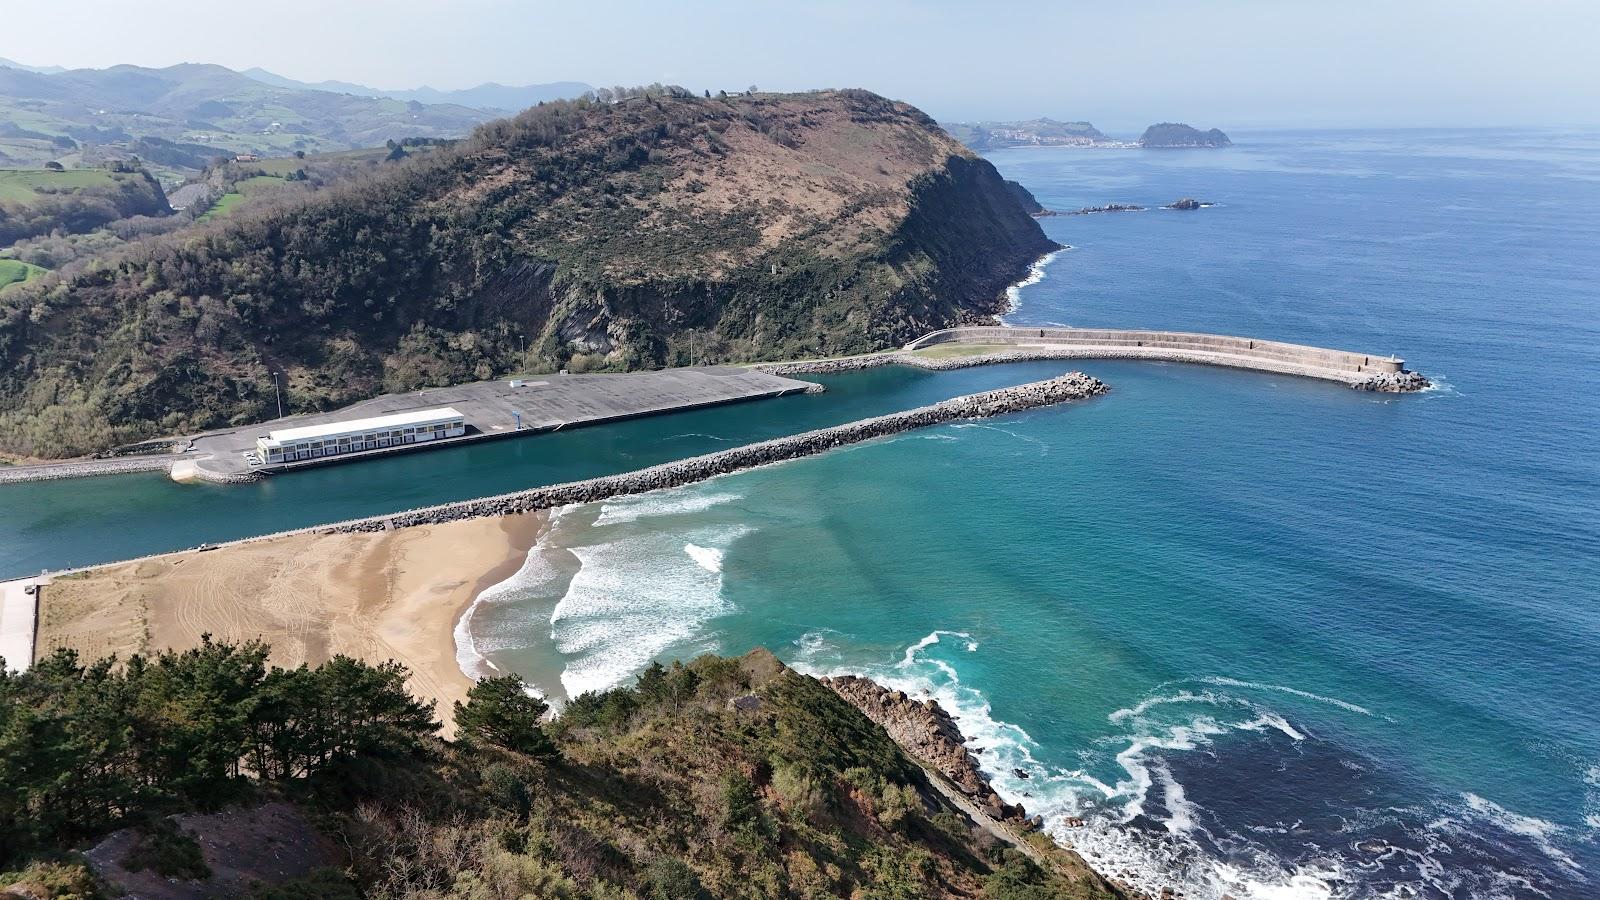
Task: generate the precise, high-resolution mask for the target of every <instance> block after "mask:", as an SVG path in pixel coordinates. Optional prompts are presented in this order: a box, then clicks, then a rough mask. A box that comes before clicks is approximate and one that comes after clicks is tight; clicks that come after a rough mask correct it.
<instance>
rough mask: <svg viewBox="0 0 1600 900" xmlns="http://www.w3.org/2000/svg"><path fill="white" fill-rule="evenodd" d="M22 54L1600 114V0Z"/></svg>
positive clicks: (478, 15) (218, 10) (834, 21)
mask: <svg viewBox="0 0 1600 900" xmlns="http://www.w3.org/2000/svg"><path fill="white" fill-rule="evenodd" d="M0 21H3V22H4V26H5V27H4V28H0V57H6V58H10V59H14V60H18V61H20V62H23V63H26V64H29V65H61V66H67V67H95V68H100V67H105V66H109V65H115V64H118V63H133V64H137V65H143V66H166V65H172V64H174V63H179V62H211V63H219V64H221V65H225V66H228V67H230V68H235V69H245V68H249V67H252V66H260V67H262V68H265V69H269V70H271V71H274V72H277V73H278V74H280V75H286V76H289V77H291V78H297V79H301V80H305V81H320V80H323V79H336V80H341V81H352V82H357V83H361V84H367V85H373V86H377V87H383V88H410V87H417V86H419V85H423V84H427V85H431V86H433V87H437V88H459V87H468V86H471V85H474V84H478V83H481V82H485V81H496V82H500V83H503V84H528V83H537V82H548V81H585V82H588V83H590V84H593V85H618V84H620V85H635V84H647V83H650V82H656V81H660V82H664V83H669V84H681V85H683V86H685V87H688V88H691V89H694V90H696V91H698V90H701V89H710V90H712V91H716V90H719V89H726V90H730V91H732V90H743V89H744V88H746V87H748V86H750V85H757V86H759V87H760V88H761V89H763V90H805V89H811V88H823V87H864V88H868V89H871V90H874V91H877V92H878V93H880V94H885V95H888V96H891V97H894V98H896V99H901V100H906V101H909V102H911V103H913V104H915V105H917V106H919V107H921V108H922V109H924V110H925V111H927V112H928V113H930V114H932V115H933V116H935V117H936V118H939V119H942V120H945V121H957V120H974V119H1007V118H1032V117H1035V116H1051V117H1053V118H1058V119H1088V120H1090V121H1093V122H1094V123H1095V124H1096V125H1099V126H1101V127H1102V128H1107V129H1118V128H1120V129H1123V130H1129V131H1137V130H1138V129H1141V128H1143V126H1144V125H1147V124H1149V123H1151V122H1154V121H1159V120H1175V121H1185V122H1189V123H1190V124H1194V125H1197V126H1201V127H1211V126H1220V127H1223V128H1229V127H1235V128H1238V127H1273V126H1281V127H1302V126H1329V127H1360V126H1377V127H1388V126H1404V125H1423V126H1435V125H1442V126H1494V125H1569V124H1593V123H1596V122H1600V52H1597V51H1596V49H1595V48H1596V46H1600V0H1502V2H1488V0H1382V2H1379V0H1329V2H1308V0H1181V2H1180V0H1094V2H1079V0H1040V2H1020V0H989V2H982V0H967V2H953V0H929V2H912V0H854V2H846V0H800V2H764V0H675V2H664V0H652V2H621V0H584V2H577V3H575V2H571V0H566V2H561V3H552V2H546V0H521V2H517V0H384V2H371V0H274V2H272V3H270V4H255V3H238V4H230V3H218V2H215V0H207V2H203V3H201V2H179V0H138V2H136V3H129V2H126V0H117V2H109V0H72V2H71V3H70V4H67V5H66V6H63V5H62V4H61V2H60V0H44V2H39V0H3V15H0Z"/></svg>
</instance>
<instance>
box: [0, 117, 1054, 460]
mask: <svg viewBox="0 0 1600 900" xmlns="http://www.w3.org/2000/svg"><path fill="white" fill-rule="evenodd" d="M1053 247H1054V244H1052V243H1051V242H1050V241H1049V240H1048V239H1047V238H1045V236H1044V234H1043V233H1042V232H1041V231H1040V229H1039V227H1038V225H1037V224H1036V223H1035V222H1033V220H1032V219H1031V218H1029V216H1028V215H1027V213H1026V212H1025V211H1024V210H1023V209H1022V207H1021V205H1020V203H1019V201H1018V200H1017V199H1016V197H1015V196H1014V195H1013V193H1012V192H1011V191H1010V190H1008V189H1007V188H1006V186H1005V184H1004V182H1003V181H1002V180H1001V179H1000V177H999V175H998V174H997V173H996V172H995V170H994V168H993V167H992V166H991V165H989V163H987V162H985V161H983V160H981V159H979V158H978V157H976V156H975V155H974V154H973V153H971V151H968V150H967V149H965V148H964V147H962V146H961V145H960V144H958V143H956V142H955V141H953V140H952V139H950V138H949V137H948V136H947V135H945V134H944V133H943V132H942V131H941V130H940V129H939V128H938V126H937V125H935V124H934V123H933V121H932V120H930V119H928V118H927V117H926V116H925V115H923V114H922V113H921V112H919V111H917V110H916V109H914V108H912V107H909V106H907V105H905V104H901V103H895V102H892V101H889V100H885V99H883V98H881V97H878V96H876V95H874V94H870V93H867V92H865V91H827V92H818V93H811V94H798V95H754V96H748V97H736V98H734V97H729V98H720V97H719V98H706V97H694V96H690V95H687V94H684V93H683V92H681V91H665V92H663V91H655V92H639V93H636V94H634V95H633V96H629V97H627V98H625V99H623V100H621V101H619V102H616V103H597V102H591V101H576V102H558V103H550V104H545V105H543V106H541V107H536V108H534V109H531V110H528V111H526V112H524V113H522V114H521V115H518V116H516V117H514V118H511V119H505V120H500V121H497V122H492V123H489V124H487V125H485V126H483V127H481V128H480V129H479V130H478V131H477V132H476V133H475V134H474V135H473V136H472V137H471V138H470V139H467V140H465V141H462V142H460V143H458V144H456V145H453V146H450V147H443V148H438V149H436V150H434V151H433V152H430V153H428V154H427V155H426V156H423V157H420V158H416V159H411V160H407V161H405V162H404V163H403V164H401V165H398V166H391V167H386V168H385V169H384V171H382V172H381V173H380V174H375V175H373V176H371V177H367V178H363V179H358V180H356V181H354V182H352V183H350V184H347V185H343V186H341V187H339V188H338V189H335V190H328V191H322V192H318V193H317V194H315V195H314V196H311V197H307V198H305V199H303V200H301V201H297V202H294V203H288V204H282V205H277V206H274V207H273V208H271V209H266V210H261V211H258V212H256V213H253V214H241V215H239V216H237V217H230V218H229V219H228V220H226V221H221V222H216V223H213V224H212V225H210V226H208V227H205V228H203V229H201V230H199V231H194V230H186V231H184V232H182V233H180V234H175V235H168V236H163V237H157V238H152V239H150V240H147V241H145V242H142V243H141V244H139V245H137V246H135V247H133V248H131V249H126V250H123V251H121V252H120V254H119V255H118V256H116V257H115V258H112V259H108V260H103V261H101V262H100V263H98V264H96V265H93V266H90V267H88V268H87V269H85V270H83V271H80V272H77V273H75V274H73V275H71V276H70V277H65V278H57V277H47V278H45V279H42V280H41V281H40V282H38V283H37V284H30V285H29V286H27V287H26V288H21V289H13V290H11V291H9V292H8V293H7V294H6V295H5V296H4V297H3V298H0V449H4V450H9V451H11V452H13V453H20V454H28V455H41V456H43V455H68V454H73V453H81V452H86V451H89V450H95V449H100V448H104V447H106V446H109V445H112V444H115V443H118V442H121V441H124V440H130V439H133V438H138V437H146V436H151V435H154V434H160V433H170V432H177V431H183V430H190V429H196V428H201V427H210V426H220V425H226V424H229V423H238V422H244V421H249V420H255V419H260V418H264V417H266V414H267V412H268V410H269V409H271V408H272V396H273V394H272V378H271V373H277V374H279V375H281V376H283V377H282V381H283V382H284V383H286V384H287V385H288V393H287V398H286V399H287V403H286V405H287V406H288V407H289V408H290V409H292V410H297V411H298V410H306V409H311V408H325V407H328V406H331V405H337V404H342V403H346V402H349V401H352V400H355V399H358V398H361V397H365V396H369V395H372V394H374V393H378V392H382V391H395V390H406V389H411V388H415V387H418V386H423V385H437V384H443V383H449V382H457V381H463V380H471V379H476V378H489V377H494V376H496V375H499V374H503V373H507V372H512V371H519V370H521V371H527V370H551V369H554V368H557V367H569V368H572V369H575V370H581V369H597V368H606V369H629V368H642V367H655V366H662V365H671V364H678V363H684V362H687V361H688V344H689V335H690V333H693V334H694V335H695V346H696V350H697V358H698V359H700V360H719V359H720V360H747V359H770V358H776V357H783V356H791V355H814V354H824V353H848V352H859V351H866V350H871V349H876V348H881V347H884V346H888V345H891V344H895V343H897V342H900V341H903V340H905V339H907V338H909V337H911V336H913V335H915V334H917V333H920V332H922V331H926V330H929V329H932V328H936V327H940V326H943V325H948V324H951V323H954V322H957V321H960V320H962V319H964V318H969V317H972V316H975V315H981V314H987V313H990V312H992V311H994V310H996V309H997V308H998V306H999V304H1000V302H1001V297H1002V294H1003V291H1004V288H1005V286H1006V285H1007V284H1009V283H1011V282H1013V281H1015V280H1016V279H1018V278H1020V277H1021V276H1022V275H1024V274H1025V272H1026V269H1027V266H1028V264H1029V263H1030V262H1031V261H1032V260H1033V259H1035V258H1036V257H1037V256H1039V255H1040V254H1041V253H1044V252H1046V251H1048V250H1050V249H1052V248H1053Z"/></svg>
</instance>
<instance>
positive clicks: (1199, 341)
mask: <svg viewBox="0 0 1600 900" xmlns="http://www.w3.org/2000/svg"><path fill="white" fill-rule="evenodd" d="M936 344H968V345H991V344H992V345H1001V346H1005V345H1010V346H1014V347H1016V348H1017V349H1014V350H997V351H994V352H991V353H969V354H966V355H957V356H938V357H930V356H919V355H918V354H917V353H916V351H917V350H919V349H923V348H926V347H929V346H933V345H936ZM1060 359H1128V360H1146V361H1151V362H1181V363H1196V364H1200V365H1210V366H1223V367H1226V368H1235V369H1251V370H1255V371H1259V372H1272V373H1275V374H1280V375H1296V376H1301V377H1306V378H1318V379H1322V380H1324V381H1335V382H1338V383H1340V384H1344V385H1346V386H1347V387H1350V388H1354V389H1356V390H1363V391H1380V392H1386V393H1405V392H1410V391H1420V390H1422V389H1423V388H1426V387H1428V386H1429V381H1428V379H1426V378H1424V377H1423V376H1421V375H1419V374H1417V373H1416V372H1411V371H1408V370H1406V369H1405V367H1404V360H1400V359H1395V358H1392V357H1374V356H1370V355H1364V354H1357V353H1348V352H1345V351H1341V350H1324V349H1322V348H1320V347H1303V346H1301V345H1298V344H1283V343H1279V342H1276V341H1257V340H1253V339H1250V338H1235V337H1227V336H1222V335H1201V334H1187V333H1181V332H1142V331H1108V330H1104V329H1097V330H1088V329H1084V330H1079V329H1071V328H1044V329H1041V328H1012V327H972V328H952V329H946V330H944V331H936V332H934V333H932V334H930V335H926V336H924V337H922V338H919V339H917V340H916V341H913V342H912V343H910V344H907V345H906V349H904V350H900V351H896V352H892V353H879V354H875V355H871V356H849V357H842V358H838V359H819V360H806V361H802V362H787V363H768V364H764V365H761V366H757V367H755V368H760V369H762V370H763V371H766V372H770V373H772V374H774V375H791V376H792V375H826V374H830V373H835V372H849V371H855V370H858V369H871V368H876V367H878V366H886V365H904V366H914V367H916V368H920V369H930V370H934V371H944V370H948V369H965V368H969V367H971V366H988V365H996V364H1000V363H1014V362H1030V361H1035V360H1060Z"/></svg>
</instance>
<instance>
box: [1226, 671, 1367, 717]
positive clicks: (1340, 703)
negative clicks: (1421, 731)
mask: <svg viewBox="0 0 1600 900" xmlns="http://www.w3.org/2000/svg"><path fill="white" fill-rule="evenodd" d="M1200 680H1201V681H1203V682H1205V683H1206V684H1214V685H1217V686H1218V687H1235V688H1247V689H1250V690H1256V691H1277V692H1278V693H1280V694H1293V695H1294V696H1296V697H1303V698H1305V699H1307V700H1315V701H1317V702H1318V703H1327V704H1330V705H1332V706H1337V707H1339V708H1340V709H1347V710H1349V711H1350V712H1353V713H1360V714H1361V715H1363V716H1370V715H1373V712H1372V710H1370V709H1367V708H1366V707H1365V706H1358V705H1356V704H1354V703H1351V702H1349V701H1347V700H1340V699H1339V698H1337V697H1327V696H1324V695H1322V694H1313V693H1311V692H1310V691H1302V690H1300V689H1299V688H1293V687H1286V686H1284V685H1281V684H1263V683H1261V682H1259V681H1240V680H1239V679H1237V678H1223V677H1221V676H1210V677H1206V678H1202V679H1200Z"/></svg>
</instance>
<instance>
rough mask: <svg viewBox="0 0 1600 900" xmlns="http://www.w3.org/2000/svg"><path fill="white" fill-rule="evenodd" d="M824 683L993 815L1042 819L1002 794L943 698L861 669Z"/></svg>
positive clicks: (1018, 820)
mask: <svg viewBox="0 0 1600 900" xmlns="http://www.w3.org/2000/svg"><path fill="white" fill-rule="evenodd" d="M822 683H823V684H825V685H827V686H828V687H829V688H832V689H833V692H834V693H836V694H838V695H839V696H840V697H843V698H844V699H846V700H848V701H850V704H851V705H852V706H854V707H855V708H856V709H859V710H861V712H862V713H864V714H865V715H866V717H867V718H869V719H871V720H872V721H874V722H876V723H878V724H879V725H881V726H883V730H884V731H887V732H888V733H889V737H891V738H893V739H894V742H895V743H896V744H899V745H900V749H902V750H904V751H906V753H908V754H910V755H911V756H913V757H915V758H916V759H917V761H918V762H921V763H922V764H923V765H926V766H928V767H929V768H931V769H933V770H934V771H936V772H938V773H939V774H940V775H943V776H944V777H945V778H946V779H947V780H949V781H950V783H951V784H953V785H955V787H956V789H957V790H959V791H960V792H961V793H962V794H964V795H966V797H967V798H968V799H969V800H971V801H973V802H974V803H976V804H977V805H978V808H979V809H981V810H983V811H984V813H986V814H987V815H988V816H989V817H990V818H993V819H995V820H997V821H1001V822H1011V823H1013V824H1018V825H1024V826H1029V827H1031V826H1034V825H1036V824H1037V823H1036V822H1030V821H1029V819H1028V813H1027V811H1026V810H1024V809H1023V808H1022V806H1021V805H1020V804H1011V803H1007V802H1005V801H1004V800H1001V799H1000V795H999V794H997V793H995V790H994V788H993V787H990V785H989V778H988V776H986V775H984V774H983V772H982V770H980V769H979V768H978V759H977V757H976V756H973V754H972V751H970V750H968V749H967V746H966V738H965V737H963V736H962V734H961V729H960V728H959V727H957V726H956V720H955V717H954V716H951V715H950V714H949V713H947V712H945V711H944V708H943V707H941V706H940V705H939V701H937V700H933V699H929V700H917V699H914V698H912V697H910V696H907V695H906V693H905V692H904V691H897V690H893V689H890V688H886V687H884V686H883V685H880V684H878V683H877V682H875V681H873V680H872V679H870V678H862V677H859V676H856V675H840V676H837V677H832V678H823V679H822Z"/></svg>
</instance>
